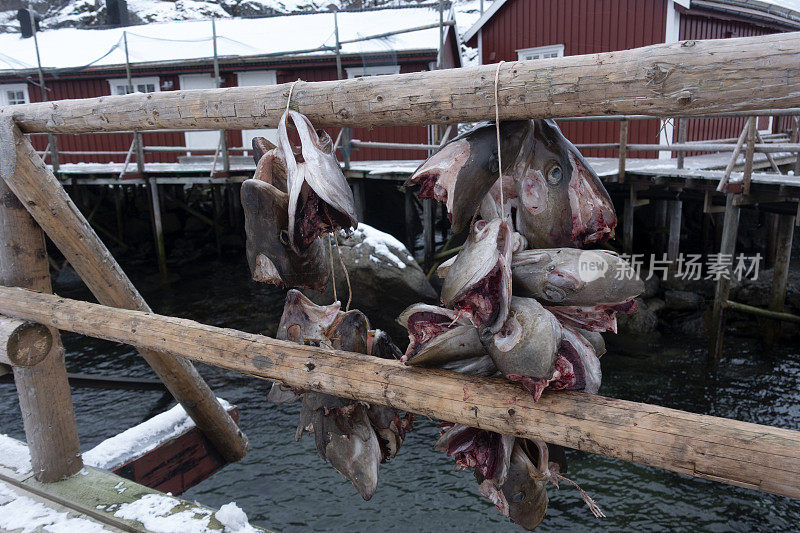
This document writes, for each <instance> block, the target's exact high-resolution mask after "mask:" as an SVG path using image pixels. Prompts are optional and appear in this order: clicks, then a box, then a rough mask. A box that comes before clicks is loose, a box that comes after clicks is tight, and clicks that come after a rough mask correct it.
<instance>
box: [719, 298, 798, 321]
mask: <svg viewBox="0 0 800 533" xmlns="http://www.w3.org/2000/svg"><path fill="white" fill-rule="evenodd" d="M724 307H725V308H726V309H733V310H734V311H739V312H741V313H745V314H749V315H755V316H760V317H763V318H768V319H770V320H775V321H777V322H794V323H795V324H800V316H797V315H793V314H791V313H783V312H781V311H772V310H770V309H761V308H760V307H756V306H754V305H747V304H741V303H739V302H734V301H731V300H728V301H727V302H725V304H724Z"/></svg>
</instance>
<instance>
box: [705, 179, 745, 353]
mask: <svg viewBox="0 0 800 533" xmlns="http://www.w3.org/2000/svg"><path fill="white" fill-rule="evenodd" d="M738 230H739V206H738V205H736V204H735V202H734V195H733V194H728V195H727V198H726V199H725V220H724V222H723V223H722V242H721V244H720V249H719V253H720V254H726V255H729V256H730V257H731V258H733V254H734V252H735V251H736V235H737V232H738ZM730 276H731V271H730V269H729V270H728V272H727V276H721V277H720V278H719V280H717V287H716V289H715V291H714V308H713V309H712V313H711V325H710V327H709V332H710V333H711V339H710V344H709V350H708V360H709V362H710V363H712V364H715V363H717V362H718V361H719V360H720V359H721V358H722V341H723V337H724V333H725V309H724V303H725V302H727V301H728V293H729V292H730V288H731V280H730Z"/></svg>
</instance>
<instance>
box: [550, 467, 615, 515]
mask: <svg viewBox="0 0 800 533" xmlns="http://www.w3.org/2000/svg"><path fill="white" fill-rule="evenodd" d="M550 473H551V474H553V475H555V477H556V478H558V479H563V480H564V481H566V482H567V483H569V484H570V485H572V486H573V487H575V488H576V489H578V490H579V491H580V493H581V496H583V501H585V502H586V505H588V506H589V510H590V511H591V512H592V514H593V515H594V517H595V518H605V517H606V515H605V513H603V511H602V510H601V509H600V507H598V506H597V504H596V503H595V502H594V500H593V499H592V498H591V496H589V495H588V494H586V491H584V490H583V489H582V488H581V487H580V486H579V485H578V484H577V483H575V482H574V481H572V480H571V479H569V478H567V477H564V476H563V475H561V474H559V473H558V472H552V471H551V472H550ZM556 487H558V485H556Z"/></svg>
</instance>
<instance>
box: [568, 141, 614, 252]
mask: <svg viewBox="0 0 800 533" xmlns="http://www.w3.org/2000/svg"><path fill="white" fill-rule="evenodd" d="M568 157H569V161H570V163H571V164H572V176H571V178H570V181H569V187H568V189H567V192H568V196H569V205H570V209H571V211H572V233H571V234H570V238H571V239H572V241H573V242H576V243H579V244H581V245H587V244H599V243H603V242H606V241H607V240H608V239H610V238H611V237H613V236H614V228H616V226H617V215H616V213H615V212H614V205H613V204H612V203H611V199H610V198H609V196H608V193H607V192H606V190H605V187H603V184H602V183H601V182H600V179H599V178H598V177H597V174H595V172H594V171H593V170H591V167H589V165H588V164H586V163H585V160H584V159H583V156H581V155H580V154H577V155H576V154H575V153H573V152H572V150H570V151H569V152H568Z"/></svg>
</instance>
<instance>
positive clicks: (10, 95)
mask: <svg viewBox="0 0 800 533" xmlns="http://www.w3.org/2000/svg"><path fill="white" fill-rule="evenodd" d="M28 102H30V99H29V98H28V85H27V84H25V83H15V84H13V85H0V105H16V104H27V103H28Z"/></svg>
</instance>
